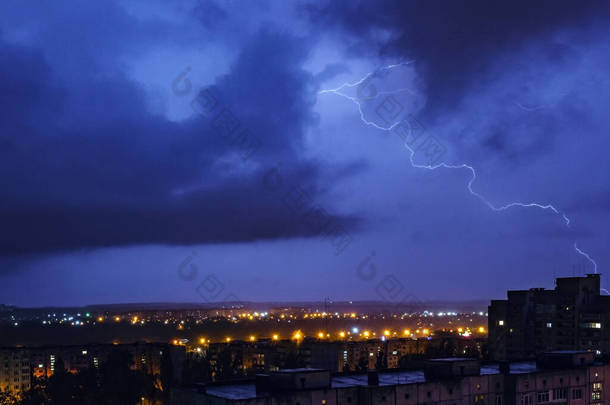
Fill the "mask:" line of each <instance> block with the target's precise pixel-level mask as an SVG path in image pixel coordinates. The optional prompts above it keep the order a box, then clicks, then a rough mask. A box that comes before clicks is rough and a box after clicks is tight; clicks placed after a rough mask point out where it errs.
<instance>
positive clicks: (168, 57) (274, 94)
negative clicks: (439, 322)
mask: <svg viewBox="0 0 610 405" xmlns="http://www.w3.org/2000/svg"><path fill="white" fill-rule="evenodd" d="M439 9H440V7H439V5H438V4H435V3H434V2H416V1H413V2H398V1H396V2H395V1H387V2H382V3H379V4H377V3H353V4H352V3H351V2H322V3H317V2H298V3H290V2H288V3H283V2H273V1H261V2H256V3H246V4H242V3H237V2H232V1H228V2H220V1H219V2H216V1H192V2H191V1H188V2H185V3H180V4H166V3H164V2H152V3H151V2H146V3H144V2H129V1H119V2H114V3H105V4H97V3H92V4H86V5H82V6H79V7H72V6H70V5H68V4H62V5H56V4H53V5H51V4H37V5H36V6H33V5H32V4H28V3H20V4H18V5H14V4H12V5H9V4H4V5H1V6H0V60H2V61H5V63H3V64H2V66H1V67H0V72H1V74H0V88H2V89H3V92H1V93H0V100H1V101H2V105H3V106H4V109H3V112H2V113H1V114H0V144H1V145H2V146H3V147H2V148H0V183H1V184H2V185H3V186H4V189H5V190H6V192H5V193H3V195H2V197H0V204H1V206H2V210H1V211H0V213H1V215H2V217H1V222H2V224H3V225H2V237H1V238H0V304H7V305H17V306H22V307H44V306H80V305H89V304H112V303H132V302H139V303H147V302H202V303H214V302H223V301H237V302H239V301H252V302H268V301H278V302H281V301H289V302H298V301H324V300H325V299H330V300H335V301H348V300H354V301H366V300H368V301H373V300H374V301H387V302H402V301H405V302H406V301H408V302H428V301H439V300H448V301H456V302H457V301H461V300H473V299H481V300H487V299H499V298H503V297H504V294H505V291H506V290H507V289H508V290H519V289H528V288H530V287H531V286H539V287H545V288H551V287H552V286H553V284H552V280H553V279H554V278H555V277H568V276H573V275H584V274H589V273H601V274H603V273H604V270H605V268H606V267H607V264H608V262H609V260H610V252H609V251H608V249H607V241H608V239H609V237H610V234H609V232H610V231H609V229H608V227H607V226H605V225H604V224H607V223H610V215H609V214H610V204H609V201H610V190H609V189H608V182H607V179H606V177H607V173H609V172H610V167H609V165H610V161H609V160H608V159H607V158H606V156H605V153H606V150H607V148H608V146H610V141H609V140H608V139H609V138H608V137H607V136H606V135H607V134H606V130H605V128H606V127H607V125H608V116H607V114H606V111H605V106H606V105H607V104H608V101H610V100H609V99H610V77H608V75H607V72H608V71H609V68H610V51H609V50H608V46H607V45H608V43H609V41H610V33H609V32H608V29H607V24H605V21H606V19H607V17H608V16H609V14H610V9H609V6H608V5H607V4H606V3H602V2H590V3H586V4H575V3H573V2H568V1H560V2H547V1H541V2H536V3H535V4H530V3H529V2H525V1H517V2H510V3H503V4H501V5H489V4H488V2H485V1H482V0H480V1H479V0H473V1H472V2H470V4H469V6H468V7H463V6H462V5H458V4H453V3H450V2H447V3H443V5H442V9H443V12H440V11H439ZM609 285H610V284H608V283H606V282H605V281H604V278H603V277H602V284H601V287H602V291H604V292H606V290H605V288H604V287H608V286H609Z"/></svg>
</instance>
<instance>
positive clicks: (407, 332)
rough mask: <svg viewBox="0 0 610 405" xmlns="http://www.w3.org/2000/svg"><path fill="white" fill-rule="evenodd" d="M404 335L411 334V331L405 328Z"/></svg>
mask: <svg viewBox="0 0 610 405" xmlns="http://www.w3.org/2000/svg"><path fill="white" fill-rule="evenodd" d="M403 333H404V334H405V335H406V336H409V335H410V334H411V331H410V330H409V329H405V330H404V332H403Z"/></svg>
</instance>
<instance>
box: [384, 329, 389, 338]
mask: <svg viewBox="0 0 610 405" xmlns="http://www.w3.org/2000/svg"><path fill="white" fill-rule="evenodd" d="M390 333H391V332H390V331H389V330H387V329H386V330H384V331H383V334H384V335H385V336H390Z"/></svg>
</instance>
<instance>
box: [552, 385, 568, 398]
mask: <svg viewBox="0 0 610 405" xmlns="http://www.w3.org/2000/svg"><path fill="white" fill-rule="evenodd" d="M560 399H568V389H567V388H555V389H554V390H553V401H557V400H560Z"/></svg>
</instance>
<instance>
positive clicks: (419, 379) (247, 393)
mask: <svg viewBox="0 0 610 405" xmlns="http://www.w3.org/2000/svg"><path fill="white" fill-rule="evenodd" d="M436 360H439V361H459V360H472V359H436ZM303 371H304V372H311V371H319V370H316V369H311V368H305V369H289V370H281V372H303ZM535 371H537V368H536V363H535V362H533V361H531V362H515V363H511V364H510V373H511V374H523V373H532V372H535ZM499 373H500V367H499V365H498V364H490V365H483V366H481V375H492V374H499ZM423 382H426V378H425V377H424V372H423V371H420V370H416V371H396V372H381V373H379V385H380V386H389V385H399V384H415V383H423ZM367 385H368V375H367V373H362V374H344V375H337V376H334V377H332V379H331V387H332V388H349V387H357V386H367ZM206 393H207V394H208V395H213V396H216V397H220V398H226V399H253V398H256V397H257V395H256V384H254V382H252V383H246V384H244V383H242V384H228V385H216V386H209V387H206ZM263 395H264V394H261V395H260V396H263Z"/></svg>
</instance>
